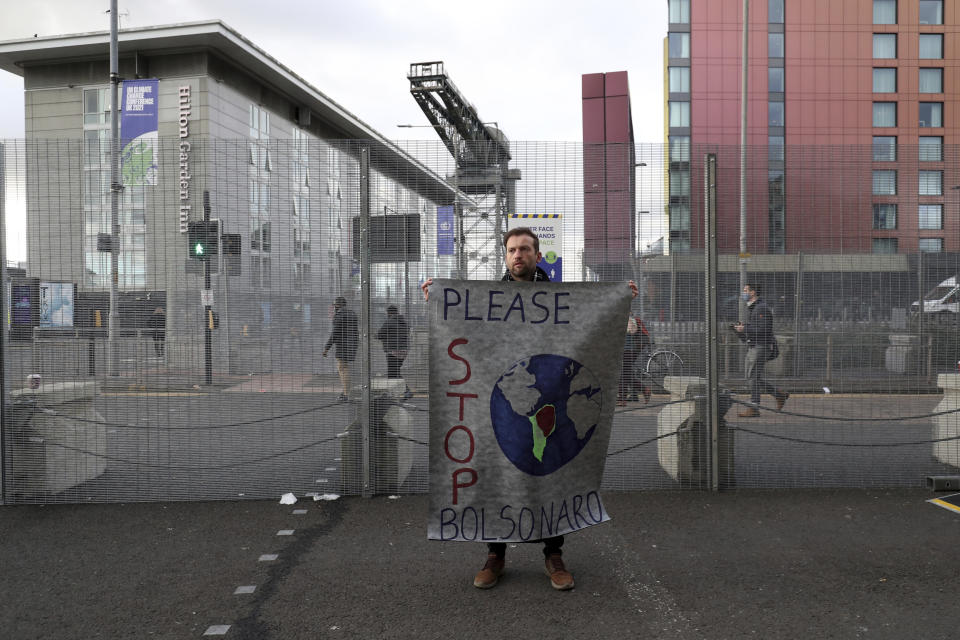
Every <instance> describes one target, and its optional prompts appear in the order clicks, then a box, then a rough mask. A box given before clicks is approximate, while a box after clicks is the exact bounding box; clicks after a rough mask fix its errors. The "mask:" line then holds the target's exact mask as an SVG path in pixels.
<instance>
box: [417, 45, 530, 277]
mask: <svg viewBox="0 0 960 640" xmlns="http://www.w3.org/2000/svg"><path fill="white" fill-rule="evenodd" d="M407 78H408V79H409V80H410V93H411V94H412V95H413V99H414V100H416V101H417V104H419V105H420V108H421V109H422V110H423V113H424V114H425V115H426V116H427V120H429V121H430V124H431V125H433V128H434V130H435V131H436V132H437V135H439V136H440V139H441V140H442V141H443V143H444V145H446V147H447V150H449V151H450V154H451V155H452V156H453V159H454V162H455V164H456V169H455V171H454V174H453V175H451V176H447V180H448V181H449V182H450V183H452V184H453V186H454V188H455V189H457V190H458V191H460V192H462V193H464V194H466V195H469V196H470V203H469V204H464V203H461V202H457V204H456V205H455V206H456V210H455V213H456V220H457V233H456V238H457V256H458V258H457V263H458V269H459V271H460V277H461V278H471V279H492V278H496V277H499V276H500V274H501V273H503V269H504V256H503V244H502V242H501V237H502V235H503V233H504V232H505V231H506V225H507V216H508V214H509V213H512V212H514V211H516V181H517V180H519V179H520V170H519V169H510V168H509V166H508V165H509V163H510V159H511V156H510V141H509V140H508V139H507V137H506V136H505V135H504V134H503V132H502V131H500V129H499V128H497V127H496V126H495V125H496V123H486V122H482V121H481V120H480V116H478V115H477V110H476V108H475V107H474V106H473V105H472V104H470V103H469V102H468V101H467V100H466V99H464V97H463V95H462V94H461V93H460V90H459V89H457V87H456V85H454V84H453V81H452V80H451V79H450V77H449V76H448V75H447V74H446V72H445V71H444V69H443V62H441V61H436V62H414V63H412V64H411V65H410V73H409V74H408V75H407ZM491 125H494V126H491Z"/></svg>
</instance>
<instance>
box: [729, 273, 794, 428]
mask: <svg viewBox="0 0 960 640" xmlns="http://www.w3.org/2000/svg"><path fill="white" fill-rule="evenodd" d="M741 297H742V299H743V300H745V301H746V303H747V309H749V313H750V315H749V316H748V318H747V322H746V323H743V322H738V323H736V324H734V325H733V330H734V331H736V332H737V335H738V337H739V338H740V340H741V341H742V342H746V343H747V347H748V348H747V356H746V358H745V359H744V363H743V370H744V373H745V375H746V378H747V380H749V381H750V403H751V405H752V406H749V407H745V408H744V409H743V411H741V412H740V413H739V414H737V415H739V416H740V417H741V418H756V417H757V416H759V415H760V410H759V409H758V408H757V407H759V406H760V394H761V393H768V394H770V395H772V396H773V399H774V400H775V401H776V403H777V411H779V410H780V409H783V403H785V402H786V401H787V398H788V397H789V396H790V394H789V393H787V392H786V391H783V390H781V389H777V388H775V387H774V386H773V385H772V384H770V383H769V382H767V381H766V380H764V378H763V369H764V367H765V365H766V364H767V359H768V356H769V355H770V350H771V346H772V345H773V341H774V340H776V338H775V337H774V335H773V312H772V311H770V307H768V306H767V303H766V302H764V301H763V298H761V297H760V294H758V293H757V290H756V289H755V288H753V286H751V285H749V284H748V285H744V287H743V293H742V294H741Z"/></svg>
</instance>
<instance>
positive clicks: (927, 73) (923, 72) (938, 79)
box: [919, 68, 943, 93]
mask: <svg viewBox="0 0 960 640" xmlns="http://www.w3.org/2000/svg"><path fill="white" fill-rule="evenodd" d="M919 89H920V93H943V69H939V68H938V69H920V85H919Z"/></svg>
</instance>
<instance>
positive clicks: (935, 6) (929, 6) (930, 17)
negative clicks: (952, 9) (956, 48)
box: [917, 0, 943, 24]
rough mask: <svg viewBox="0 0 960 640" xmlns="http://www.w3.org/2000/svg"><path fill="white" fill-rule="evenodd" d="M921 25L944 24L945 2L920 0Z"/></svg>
mask: <svg viewBox="0 0 960 640" xmlns="http://www.w3.org/2000/svg"><path fill="white" fill-rule="evenodd" d="M917 17H918V18H919V22H920V24H943V0H920V6H919V11H918V13H917Z"/></svg>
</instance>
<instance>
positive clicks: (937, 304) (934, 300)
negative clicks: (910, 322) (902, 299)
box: [910, 276, 960, 321]
mask: <svg viewBox="0 0 960 640" xmlns="http://www.w3.org/2000/svg"><path fill="white" fill-rule="evenodd" d="M919 311H920V303H919V301H914V302H913V304H911V305H910V313H913V314H915V313H918V312H919ZM923 312H924V313H925V314H931V315H932V316H933V317H934V318H939V319H941V320H950V321H953V320H954V319H955V318H956V317H957V314H958V313H960V285H958V284H957V278H956V276H954V277H951V278H947V279H946V280H944V281H943V282H941V283H940V284H938V285H937V286H936V287H934V288H933V289H932V290H931V291H930V293H928V294H927V295H925V296H924V297H923Z"/></svg>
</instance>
